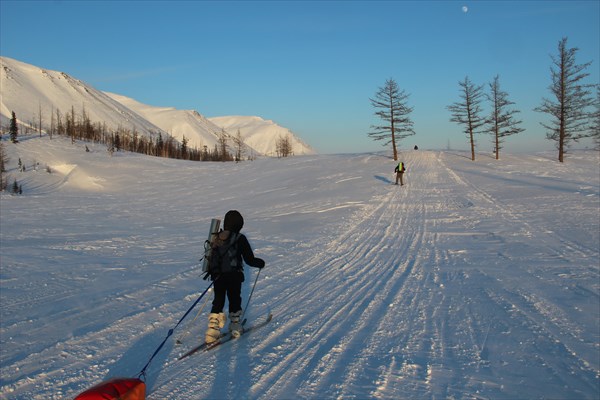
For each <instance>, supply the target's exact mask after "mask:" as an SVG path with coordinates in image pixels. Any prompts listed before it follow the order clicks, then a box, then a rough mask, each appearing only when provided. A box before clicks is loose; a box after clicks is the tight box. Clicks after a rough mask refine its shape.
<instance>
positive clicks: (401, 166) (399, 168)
mask: <svg viewBox="0 0 600 400" xmlns="http://www.w3.org/2000/svg"><path fill="white" fill-rule="evenodd" d="M404 171H406V168H405V167H404V163H403V162H402V161H400V162H399V163H398V165H396V168H395V169H394V172H395V173H396V185H397V184H398V180H400V186H404V181H403V180H402V177H403V175H404Z"/></svg>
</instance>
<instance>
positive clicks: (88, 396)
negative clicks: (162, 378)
mask: <svg viewBox="0 0 600 400" xmlns="http://www.w3.org/2000/svg"><path fill="white" fill-rule="evenodd" d="M145 398H146V384H145V383H144V382H142V381H141V380H140V379H137V378H113V379H110V380H108V381H105V382H102V383H99V384H98V385H96V386H94V387H92V388H91V389H88V390H86V391H85V392H83V393H81V394H79V395H78V396H77V397H75V399H74V400H145Z"/></svg>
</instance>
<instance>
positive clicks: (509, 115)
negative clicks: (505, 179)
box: [486, 75, 525, 160]
mask: <svg viewBox="0 0 600 400" xmlns="http://www.w3.org/2000/svg"><path fill="white" fill-rule="evenodd" d="M486 96H487V98H488V100H489V101H490V103H491V104H492V112H491V115H490V118H489V129H488V132H489V133H491V134H492V136H493V138H494V146H495V149H496V160H498V159H500V149H501V148H502V143H503V142H504V138H505V137H507V136H511V135H515V134H517V133H521V132H523V131H524V130H525V129H523V128H521V127H519V125H520V124H521V121H520V120H517V119H515V114H517V113H519V112H520V111H519V110H515V109H509V108H508V106H510V105H513V104H515V103H513V102H512V101H509V100H508V93H506V92H505V91H503V90H501V89H500V77H499V76H498V75H496V76H495V77H494V80H493V81H492V82H491V83H490V92H489V93H488V94H486Z"/></svg>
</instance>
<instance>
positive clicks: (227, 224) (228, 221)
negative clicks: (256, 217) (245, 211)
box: [223, 210, 244, 232]
mask: <svg viewBox="0 0 600 400" xmlns="http://www.w3.org/2000/svg"><path fill="white" fill-rule="evenodd" d="M243 226H244V218H243V217H242V214H240V213H239V211H237V210H230V211H227V214H225V220H224V221H223V230H226V231H230V232H239V231H241V230H242V227H243Z"/></svg>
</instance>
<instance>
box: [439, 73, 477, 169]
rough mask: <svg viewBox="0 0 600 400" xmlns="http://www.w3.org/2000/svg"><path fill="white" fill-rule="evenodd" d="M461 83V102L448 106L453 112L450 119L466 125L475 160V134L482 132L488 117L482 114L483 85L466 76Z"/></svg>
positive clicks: (465, 131) (465, 130)
mask: <svg viewBox="0 0 600 400" xmlns="http://www.w3.org/2000/svg"><path fill="white" fill-rule="evenodd" d="M458 84H459V85H460V97H461V99H462V101H461V102H456V103H452V104H451V105H449V106H448V107H447V108H448V110H449V111H450V112H451V113H452V118H450V121H452V122H456V123H458V124H461V125H464V126H465V129H464V133H466V134H467V137H468V138H469V141H470V142H471V160H473V161H475V134H476V133H480V131H479V128H481V127H482V126H484V125H485V123H486V122H487V121H486V119H485V118H484V117H483V116H481V112H482V111H481V100H482V97H483V85H481V86H477V85H475V84H474V83H473V82H471V81H470V80H469V77H468V76H467V77H465V80H464V81H460V82H458Z"/></svg>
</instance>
